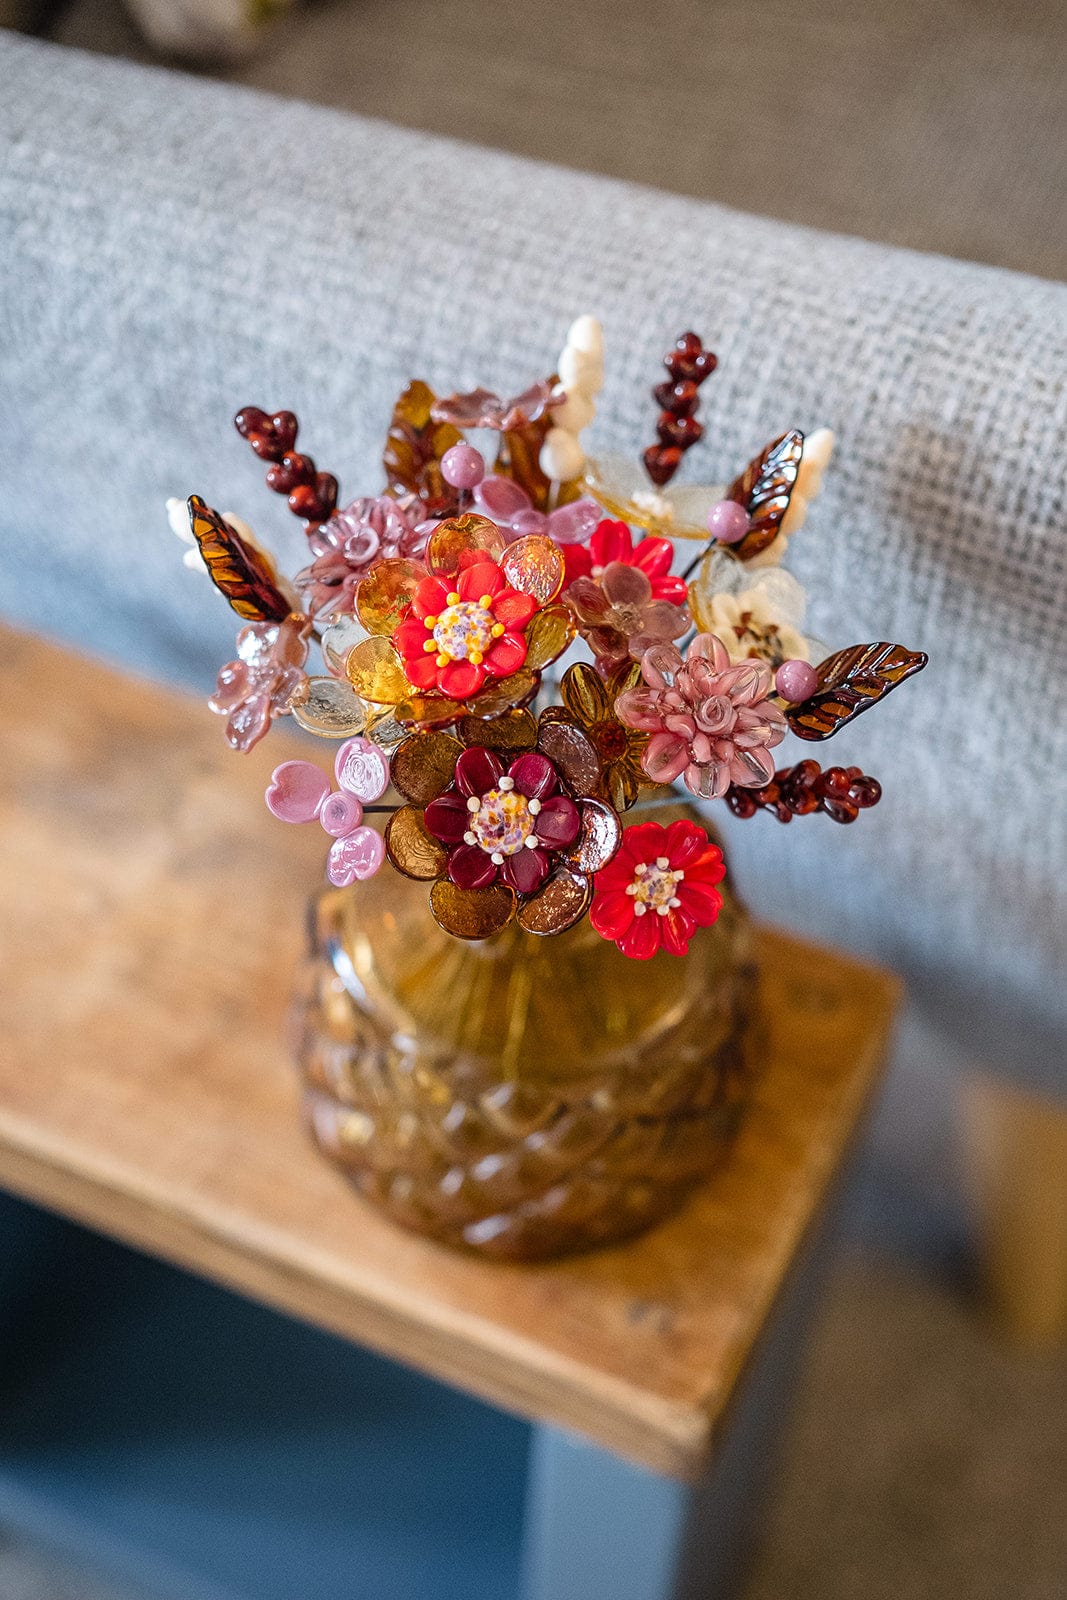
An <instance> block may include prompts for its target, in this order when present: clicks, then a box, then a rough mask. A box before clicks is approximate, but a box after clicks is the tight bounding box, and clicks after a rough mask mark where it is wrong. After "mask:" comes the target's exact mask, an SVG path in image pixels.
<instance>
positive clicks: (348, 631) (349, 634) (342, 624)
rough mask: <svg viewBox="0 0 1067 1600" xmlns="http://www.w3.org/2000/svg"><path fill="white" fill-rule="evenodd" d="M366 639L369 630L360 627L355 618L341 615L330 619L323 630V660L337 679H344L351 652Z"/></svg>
mask: <svg viewBox="0 0 1067 1600" xmlns="http://www.w3.org/2000/svg"><path fill="white" fill-rule="evenodd" d="M366 637H367V630H366V629H365V628H363V627H361V626H360V624H359V622H357V620H356V618H355V617H350V616H348V615H340V616H333V617H331V618H330V620H329V622H328V623H327V624H326V626H325V627H324V628H323V630H322V659H323V661H324V662H325V663H326V666H327V668H328V669H329V671H330V672H332V673H333V674H334V676H335V677H337V678H343V677H344V675H345V662H346V661H347V659H348V655H349V651H351V650H354V649H355V648H356V645H357V644H362V643H363V641H364V639H365V638H366Z"/></svg>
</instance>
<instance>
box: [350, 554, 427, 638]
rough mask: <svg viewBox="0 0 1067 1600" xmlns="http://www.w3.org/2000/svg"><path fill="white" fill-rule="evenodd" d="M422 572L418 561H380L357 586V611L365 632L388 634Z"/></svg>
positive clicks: (411, 594) (414, 588) (404, 608)
mask: <svg viewBox="0 0 1067 1600" xmlns="http://www.w3.org/2000/svg"><path fill="white" fill-rule="evenodd" d="M425 576H426V568H425V567H424V566H423V565H422V563H421V562H419V561H379V563H378V565H377V566H376V567H373V568H372V569H371V571H370V572H368V574H367V576H366V577H365V578H363V579H361V581H360V584H359V587H358V589H357V590H356V615H357V616H358V618H359V620H360V622H361V623H362V624H363V626H364V627H365V628H366V630H367V632H368V633H383V634H391V633H392V631H393V629H394V628H395V627H396V625H397V623H398V622H400V620H401V618H402V617H403V615H404V612H405V611H406V610H407V608H408V606H409V605H410V604H411V602H412V600H413V599H414V598H415V590H416V589H417V588H418V586H419V584H420V583H421V582H422V580H423V578H425Z"/></svg>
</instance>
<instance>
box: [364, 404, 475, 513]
mask: <svg viewBox="0 0 1067 1600" xmlns="http://www.w3.org/2000/svg"><path fill="white" fill-rule="evenodd" d="M434 399H435V396H434V392H433V390H432V389H431V388H430V387H429V385H428V384H425V383H423V382H421V381H420V380H419V379H415V381H414V382H412V383H409V384H408V386H407V388H406V389H405V390H404V391H403V393H402V394H401V396H400V398H399V400H398V401H397V403H396V405H395V407H394V408H393V420H392V422H391V423H390V424H389V433H388V435H387V437H386V441H385V451H384V454H383V455H382V465H383V467H384V468H385V475H386V478H387V480H388V483H389V487H390V489H392V491H393V493H394V494H417V495H418V497H419V499H420V500H421V501H422V502H423V504H424V505H425V507H426V510H427V512H428V513H429V515H431V516H434V517H447V516H448V514H449V512H451V511H454V510H455V509H456V506H457V504H458V496H457V492H456V490H455V489H453V488H452V486H451V485H450V484H447V483H446V482H445V480H444V478H442V476H441V457H442V456H443V455H444V453H445V451H446V450H451V448H452V446H453V445H454V444H460V443H462V440H463V435H462V434H461V433H460V431H459V429H458V428H453V427H452V425H451V423H448V422H434V421H433V419H432V418H431V416H430V407H431V406H432V405H433V402H434Z"/></svg>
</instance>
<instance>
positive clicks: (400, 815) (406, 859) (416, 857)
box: [385, 806, 448, 880]
mask: <svg viewBox="0 0 1067 1600" xmlns="http://www.w3.org/2000/svg"><path fill="white" fill-rule="evenodd" d="M385 848H386V852H387V853H388V856H389V859H390V861H391V862H392V863H393V866H394V867H395V868H396V870H397V871H398V872H402V873H403V874H404V877H405V878H420V879H423V880H425V879H427V878H436V877H437V876H438V875H439V874H440V873H442V872H443V871H444V870H445V865H446V863H447V861H448V852H447V850H446V849H445V847H444V845H443V844H441V843H440V842H439V841H438V840H437V839H435V838H434V836H433V834H432V833H431V832H430V831H429V829H428V828H427V826H426V824H425V822H424V821H423V820H422V812H421V811H420V810H419V808H418V807H417V806H401V807H400V809H399V811H394V812H393V814H392V816H391V817H390V818H389V821H388V822H387V823H386V827H385Z"/></svg>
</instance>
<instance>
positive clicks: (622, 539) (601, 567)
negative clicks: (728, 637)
mask: <svg viewBox="0 0 1067 1600" xmlns="http://www.w3.org/2000/svg"><path fill="white" fill-rule="evenodd" d="M566 554H567V578H568V580H569V581H573V580H574V579H575V578H597V579H599V578H600V577H601V576H602V575H603V573H604V571H605V569H606V568H607V567H609V566H610V565H611V563H612V562H613V561H618V562H621V563H622V565H623V566H624V567H638V568H639V569H640V570H641V571H642V572H643V573H644V574H645V577H646V578H647V579H648V580H649V583H650V584H651V586H652V598H653V600H669V601H671V603H672V604H673V605H678V606H680V605H684V604H685V599H686V594H687V587H686V582H685V579H684V578H674V577H672V576H671V562H672V561H673V559H674V546H673V544H672V543H671V541H670V540H669V539H651V538H649V539H639V540H638V541H637V543H636V544H634V536H633V534H632V533H631V532H630V529H629V528H628V527H627V525H626V523H625V522H616V521H613V520H612V519H611V518H610V517H605V518H604V519H603V520H602V521H601V522H599V523H598V524H597V526H596V530H595V532H594V533H593V535H592V538H591V539H590V540H589V544H588V547H586V548H583V549H576V550H568V551H567V552H566Z"/></svg>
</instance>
